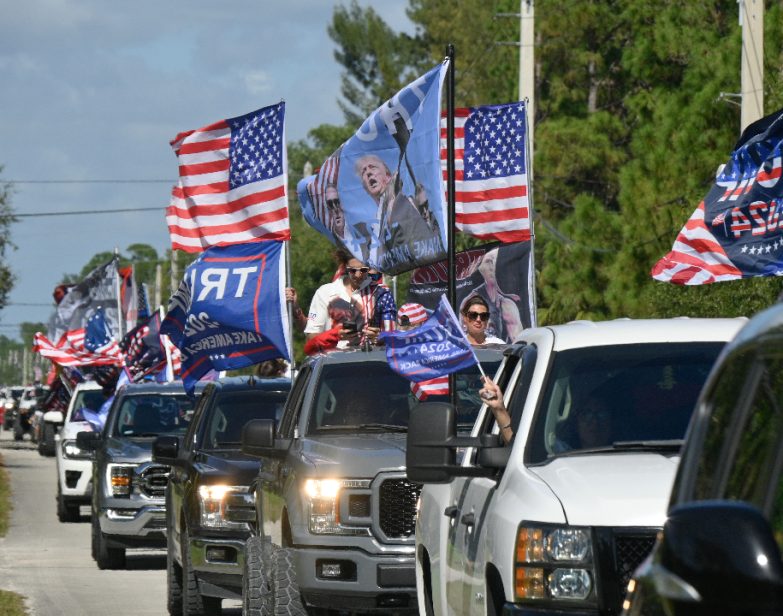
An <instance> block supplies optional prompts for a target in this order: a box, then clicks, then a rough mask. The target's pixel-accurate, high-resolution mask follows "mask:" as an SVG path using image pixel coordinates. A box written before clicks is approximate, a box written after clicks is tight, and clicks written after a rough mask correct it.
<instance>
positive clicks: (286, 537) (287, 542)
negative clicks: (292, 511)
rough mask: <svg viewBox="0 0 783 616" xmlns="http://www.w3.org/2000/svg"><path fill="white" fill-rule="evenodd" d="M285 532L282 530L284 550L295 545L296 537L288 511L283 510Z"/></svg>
mask: <svg viewBox="0 0 783 616" xmlns="http://www.w3.org/2000/svg"><path fill="white" fill-rule="evenodd" d="M282 522H283V530H282V537H281V541H282V544H283V545H282V546H281V547H284V548H288V547H291V546H292V545H293V544H294V537H293V535H292V533H291V523H290V522H289V521H288V509H283V520H282Z"/></svg>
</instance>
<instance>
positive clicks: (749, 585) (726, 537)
mask: <svg viewBox="0 0 783 616" xmlns="http://www.w3.org/2000/svg"><path fill="white" fill-rule="evenodd" d="M655 565H657V566H658V567H657V570H656V572H655V574H654V578H655V577H660V578H661V580H658V579H654V580H653V581H654V583H655V586H656V588H657V589H658V593H659V594H661V595H662V596H663V597H665V598H666V599H667V602H671V605H672V607H673V608H674V609H673V611H672V612H671V613H672V614H685V613H686V612H687V613H691V612H689V611H688V610H691V609H692V608H693V607H694V602H696V603H697V604H698V605H699V609H700V612H699V613H705V614H726V615H729V614H772V613H776V612H778V611H779V610H780V606H781V605H783V560H781V555H780V549H779V548H778V544H777V542H776V541H775V537H774V535H773V534H772V529H771V528H770V525H769V523H768V522H767V520H766V518H765V517H764V516H763V515H762V513H761V512H760V511H759V510H758V509H756V508H755V507H752V506H750V505H747V504H745V503H741V502H733V501H702V502H699V503H693V504H688V505H683V506H681V507H675V508H674V509H672V510H671V512H670V513H669V518H668V519H667V521H666V523H665V525H664V527H663V533H662V537H661V542H660V545H659V546H658V548H657V551H656V554H655V557H654V560H653V569H654V570H655ZM663 578H666V579H663ZM659 581H660V582H661V583H659ZM675 582H676V583H675ZM683 591H685V592H683ZM668 595H672V596H668ZM685 596H687V597H688V598H687V599H684V597H685ZM678 604H679V605H678Z"/></svg>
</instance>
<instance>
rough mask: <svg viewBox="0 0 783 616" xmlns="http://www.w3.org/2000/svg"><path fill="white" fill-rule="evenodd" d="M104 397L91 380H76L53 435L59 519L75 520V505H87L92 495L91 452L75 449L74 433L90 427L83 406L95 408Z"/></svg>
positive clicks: (102, 401) (100, 403)
mask: <svg viewBox="0 0 783 616" xmlns="http://www.w3.org/2000/svg"><path fill="white" fill-rule="evenodd" d="M105 400H106V397H105V396H104V395H103V388H102V387H101V386H100V385H98V384H97V383H95V382H94V381H86V382H84V383H79V384H78V385H77V386H76V387H75V389H74V391H73V395H72V396H71V400H70V402H69V403H68V410H67V411H66V413H65V423H64V424H63V427H62V428H60V431H59V433H58V434H56V435H55V437H54V439H55V458H56V460H57V518H58V519H59V520H60V522H78V521H79V518H80V514H79V507H80V506H81V505H89V504H90V497H91V495H92V481H91V475H92V452H91V451H84V450H82V449H79V447H78V446H77V445H76V435H77V434H78V433H79V432H85V431H91V430H92V426H91V424H90V423H89V422H88V421H86V420H85V419H84V415H82V411H83V409H85V408H86V409H89V410H91V411H93V412H98V409H100V407H101V405H102V404H103V403H104V401H105Z"/></svg>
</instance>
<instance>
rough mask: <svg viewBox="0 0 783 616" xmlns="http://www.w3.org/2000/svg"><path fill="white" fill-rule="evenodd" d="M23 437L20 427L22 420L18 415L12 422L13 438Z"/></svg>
mask: <svg viewBox="0 0 783 616" xmlns="http://www.w3.org/2000/svg"><path fill="white" fill-rule="evenodd" d="M23 438H24V428H23V427H22V420H21V419H19V418H18V417H17V418H16V421H15V422H14V440H15V441H21V440H22V439H23Z"/></svg>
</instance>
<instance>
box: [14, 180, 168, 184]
mask: <svg viewBox="0 0 783 616" xmlns="http://www.w3.org/2000/svg"><path fill="white" fill-rule="evenodd" d="M174 183H175V181H174V180H3V184H174Z"/></svg>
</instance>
